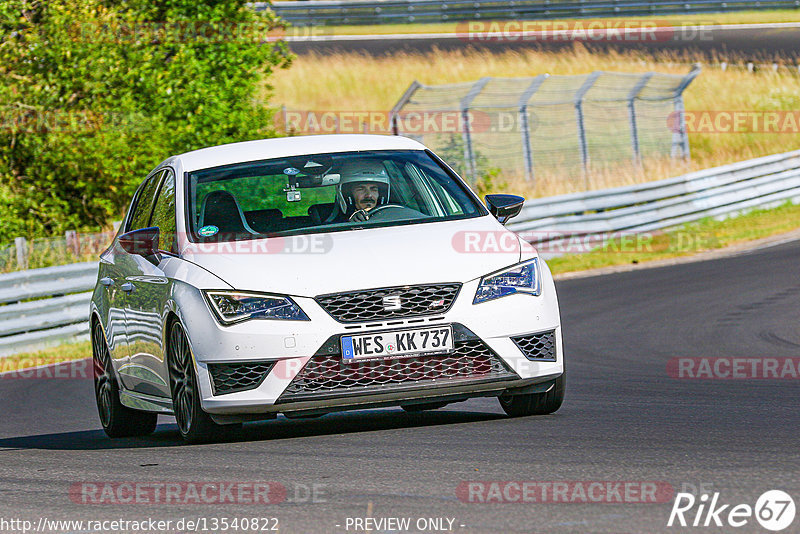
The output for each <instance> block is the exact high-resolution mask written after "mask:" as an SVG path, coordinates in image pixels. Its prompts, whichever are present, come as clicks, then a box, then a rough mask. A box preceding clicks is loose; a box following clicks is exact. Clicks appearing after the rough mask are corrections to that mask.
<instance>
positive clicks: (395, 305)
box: [383, 295, 403, 311]
mask: <svg viewBox="0 0 800 534" xmlns="http://www.w3.org/2000/svg"><path fill="white" fill-rule="evenodd" d="M402 307H403V303H402V302H401V301H400V295H386V296H385V297H383V309H384V310H386V311H394V310H399V309H402Z"/></svg>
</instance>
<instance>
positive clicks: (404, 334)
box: [342, 326, 453, 362]
mask: <svg viewBox="0 0 800 534" xmlns="http://www.w3.org/2000/svg"><path fill="white" fill-rule="evenodd" d="M452 350H453V329H452V328H451V327H450V326H438V327H435V328H418V329H414V330H397V331H394V332H377V333H375V334H364V335H360V336H342V359H343V360H344V361H346V362H352V361H354V360H368V359H374V358H388V357H396V356H411V355H421V354H441V353H446V352H450V351H452Z"/></svg>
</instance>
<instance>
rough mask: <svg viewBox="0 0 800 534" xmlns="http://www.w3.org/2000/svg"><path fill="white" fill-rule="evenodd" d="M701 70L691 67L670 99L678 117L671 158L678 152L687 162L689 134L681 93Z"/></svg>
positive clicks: (689, 155)
mask: <svg viewBox="0 0 800 534" xmlns="http://www.w3.org/2000/svg"><path fill="white" fill-rule="evenodd" d="M700 71H701V68H700V64H699V63H695V64H694V65H693V66H692V70H691V71H690V72H689V74H687V75H686V76H685V77H684V78H683V80H681V83H680V84H679V85H678V87H677V88H676V89H675V96H674V97H673V99H672V107H673V111H674V113H675V116H677V117H678V128H679V129H678V132H676V133H673V134H672V150H671V152H672V154H671V156H672V157H673V158H675V157H677V154H676V153H677V152H678V151H680V154H681V157H682V158H683V159H685V160H688V159H689V158H690V157H691V154H690V153H689V132H687V131H686V121H685V118H684V111H685V110H684V107H683V92H684V91H685V90H686V88H687V87H688V86H689V84H690V83H692V80H694V79H695V78H697V76H698V75H699V74H700Z"/></svg>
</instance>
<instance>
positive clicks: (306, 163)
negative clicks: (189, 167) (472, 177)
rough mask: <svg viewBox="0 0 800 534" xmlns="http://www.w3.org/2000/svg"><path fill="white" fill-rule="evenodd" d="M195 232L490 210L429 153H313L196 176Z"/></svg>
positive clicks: (205, 235)
mask: <svg viewBox="0 0 800 534" xmlns="http://www.w3.org/2000/svg"><path fill="white" fill-rule="evenodd" d="M187 183H188V197H187V198H188V199H189V215H190V217H189V221H190V233H191V235H192V236H193V238H194V239H195V240H200V241H221V240H223V241H227V240H242V239H255V238H260V237H268V236H274V235H291V234H298V233H320V232H333V231H341V230H349V229H354V228H367V227H370V228H372V227H381V226H393V225H398V224H415V223H425V222H434V221H446V220H453V219H464V218H469V217H476V216H480V215H485V214H486V210H485V209H484V208H483V207H482V206H481V205H480V204H479V203H478V202H477V201H476V200H474V197H473V196H472V195H470V194H469V193H468V192H467V191H466V189H465V188H464V186H463V185H462V184H461V183H459V181H458V180H456V179H455V178H453V177H451V176H450V175H449V174H448V173H447V172H445V170H444V169H443V168H442V167H441V166H440V165H439V164H438V163H437V162H436V161H435V160H434V159H433V158H432V157H431V156H430V155H429V154H427V153H426V152H425V151H423V150H417V151H399V150H387V151H364V152H346V153H333V154H312V155H306V156H292V157H287V158H279V159H269V160H263V161H255V162H248V163H238V164H234V165H227V166H224V167H215V168H212V169H203V170H199V171H194V172H191V173H189V174H188V180H187Z"/></svg>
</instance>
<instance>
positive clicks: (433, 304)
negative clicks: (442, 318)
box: [428, 299, 444, 308]
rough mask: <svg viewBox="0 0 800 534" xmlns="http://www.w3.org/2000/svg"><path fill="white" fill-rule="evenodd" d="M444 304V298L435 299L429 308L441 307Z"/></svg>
mask: <svg viewBox="0 0 800 534" xmlns="http://www.w3.org/2000/svg"><path fill="white" fill-rule="evenodd" d="M442 306H444V299H439V300H435V301H433V302H431V304H430V306H428V307H429V308H441V307H442Z"/></svg>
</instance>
